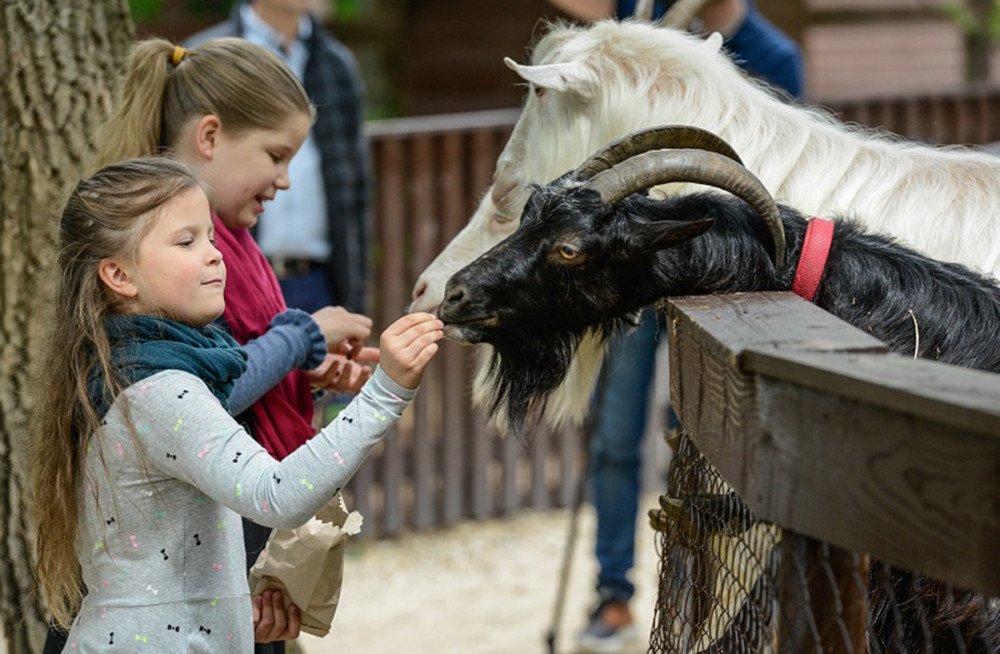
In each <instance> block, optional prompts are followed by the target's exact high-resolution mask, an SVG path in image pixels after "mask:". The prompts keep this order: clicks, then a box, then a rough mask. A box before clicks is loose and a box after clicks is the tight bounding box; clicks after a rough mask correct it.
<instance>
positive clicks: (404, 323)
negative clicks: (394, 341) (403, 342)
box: [382, 312, 437, 337]
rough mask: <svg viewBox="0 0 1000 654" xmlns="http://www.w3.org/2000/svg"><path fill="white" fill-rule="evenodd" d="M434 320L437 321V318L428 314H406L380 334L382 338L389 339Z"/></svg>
mask: <svg viewBox="0 0 1000 654" xmlns="http://www.w3.org/2000/svg"><path fill="white" fill-rule="evenodd" d="M435 320H437V318H435V317H434V316H432V315H431V314H429V313H420V312H418V313H408V314H406V315H405V316H403V317H402V318H399V319H397V320H396V322H394V323H392V324H391V325H389V326H388V327H386V328H385V331H383V332H382V334H383V336H390V337H392V336H398V335H400V334H402V333H403V332H405V331H406V330H408V329H410V328H411V327H413V326H414V325H418V324H420V323H425V322H430V321H435Z"/></svg>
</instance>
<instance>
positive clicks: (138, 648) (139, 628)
mask: <svg viewBox="0 0 1000 654" xmlns="http://www.w3.org/2000/svg"><path fill="white" fill-rule="evenodd" d="M415 393H416V391H415V390H408V389H404V388H402V387H401V386H399V385H398V384H396V383H395V382H393V380H392V379H390V378H389V376H388V375H387V374H385V372H384V371H383V370H382V369H381V368H376V370H375V374H374V375H373V376H372V379H371V380H370V381H369V382H368V383H367V384H366V385H365V386H364V388H363V389H362V390H361V393H359V394H358V396H357V397H356V398H354V400H353V401H352V402H351V403H350V404H349V405H348V406H347V407H346V408H345V409H344V410H343V411H342V412H341V414H340V415H339V416H338V417H337V419H336V420H335V421H334V422H333V423H331V424H330V425H328V426H327V427H326V428H325V429H323V430H322V431H321V432H320V433H319V434H318V435H316V436H315V437H314V438H313V439H312V440H310V441H308V442H306V443H305V444H304V445H302V446H301V447H299V448H298V449H297V450H296V451H295V452H293V453H292V454H290V455H289V456H288V457H287V458H285V459H284V460H282V461H281V462H280V463H279V462H277V461H275V460H274V459H273V458H271V457H270V456H269V455H268V454H267V452H265V450H264V449H263V448H262V447H261V446H260V445H259V444H257V442H256V441H254V440H253V438H251V437H250V436H249V435H248V434H247V433H246V431H245V430H244V429H243V427H242V426H240V425H239V423H237V422H236V421H235V420H233V418H232V417H230V415H229V414H228V413H227V412H226V410H225V409H223V407H222V406H221V405H220V404H219V401H218V400H217V399H216V398H215V397H214V396H213V395H212V393H211V391H210V390H209V389H208V388H207V387H206V386H205V384H204V383H203V382H202V381H201V380H200V379H199V378H198V377H196V376H194V375H191V374H188V373H185V372H180V371H176V370H166V371H163V372H160V373H157V374H155V375H152V376H150V377H147V378H145V379H143V380H140V381H139V382H136V383H135V384H133V385H132V386H130V387H129V388H127V389H126V390H125V391H124V392H123V393H122V396H124V398H125V400H126V401H127V406H128V412H129V415H130V416H131V418H132V422H133V424H134V426H135V430H136V432H137V433H138V443H134V442H133V438H132V437H131V435H130V433H129V429H128V426H127V424H126V422H125V418H124V414H123V411H122V409H123V406H125V404H126V402H123V399H122V397H119V398H118V400H117V401H116V402H115V405H114V406H113V407H112V408H111V410H110V411H108V413H107V415H106V416H105V418H104V420H103V421H102V428H101V431H100V432H98V433H97V434H95V435H94V438H93V439H92V441H91V445H90V448H89V449H88V452H87V455H86V458H85V460H84V470H85V474H84V476H83V478H82V479H81V482H80V487H79V493H78V495H79V496H80V503H81V507H80V523H79V529H78V538H77V551H78V555H79V558H80V562H81V565H82V569H83V580H84V583H85V584H86V586H87V590H88V594H87V597H86V598H85V599H84V601H83V605H82V606H81V609H80V613H79V615H78V616H77V618H76V620H75V621H74V623H73V626H72V629H71V630H70V633H69V639H68V641H67V645H66V648H65V649H64V651H65V652H95V651H117V650H121V651H128V652H213V653H217V652H234V653H235V652H251V651H253V621H252V609H251V604H250V592H249V587H248V585H247V578H246V564H245V561H244V551H243V535H242V527H241V521H240V515H243V516H246V517H248V518H250V519H251V520H253V521H254V522H257V523H260V524H262V525H266V526H271V527H295V526H298V525H301V524H303V523H305V522H306V521H307V520H308V519H309V518H311V517H312V516H313V515H314V514H315V513H316V512H317V511H319V509H320V508H322V507H323V506H324V505H325V504H326V503H327V502H328V501H329V500H330V499H331V498H332V497H333V496H334V495H335V494H336V493H337V491H339V490H340V489H341V488H342V487H343V486H344V484H346V483H347V481H348V480H349V479H350V478H351V476H352V475H353V474H354V472H355V471H356V470H357V468H358V467H359V466H360V465H361V463H362V462H363V461H364V459H365V457H366V456H367V455H368V452H369V451H370V450H371V448H372V447H373V446H374V445H375V444H376V443H378V442H379V441H380V440H381V439H382V438H383V437H384V436H385V434H386V431H387V430H388V429H389V428H390V427H391V426H392V425H393V424H394V423H395V422H396V420H397V419H398V418H399V417H400V414H401V413H402V411H403V409H404V408H405V407H406V406H407V405H408V404H409V403H410V401H412V399H413V396H414V395H415Z"/></svg>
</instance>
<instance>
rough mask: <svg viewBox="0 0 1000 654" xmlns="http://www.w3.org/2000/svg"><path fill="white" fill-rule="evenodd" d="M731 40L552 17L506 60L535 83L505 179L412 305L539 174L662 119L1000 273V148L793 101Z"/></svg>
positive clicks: (781, 194)
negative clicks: (880, 126) (735, 55)
mask: <svg viewBox="0 0 1000 654" xmlns="http://www.w3.org/2000/svg"><path fill="white" fill-rule="evenodd" d="M720 46H721V38H720V37H719V35H713V36H712V37H710V38H709V39H707V40H701V39H698V38H696V37H694V36H691V35H689V34H686V33H684V32H681V31H678V30H674V29H670V28H665V27H657V26H654V25H651V24H648V23H643V22H635V21H622V22H616V21H601V22H598V23H595V24H593V25H591V26H586V27H580V26H571V25H566V24H552V25H549V26H548V30H547V32H546V33H545V35H544V36H543V37H542V38H541V39H540V40H539V41H538V43H537V45H536V46H535V48H534V51H533V53H532V63H531V65H526V66H525V65H519V64H517V63H515V62H513V61H511V60H510V59H507V60H505V61H506V63H507V65H508V66H510V67H511V68H512V69H514V70H515V71H516V72H517V73H518V74H519V75H520V76H521V77H522V78H523V79H524V80H526V81H527V82H529V93H528V95H527V99H526V101H525V105H524V110H523V112H522V114H521V117H520V118H519V120H518V122H517V125H516V126H515V128H514V131H513V134H512V135H511V138H510V141H509V142H508V143H507V146H506V147H505V149H504V151H503V153H502V154H501V155H500V158H499V160H498V162H497V169H496V172H495V173H494V180H493V187H492V189H491V191H490V192H488V193H487V194H486V195H485V196H484V197H483V199H482V201H481V203H480V205H479V207H478V209H477V210H476V212H475V214H474V215H473V216H472V219H471V220H470V222H469V224H468V225H467V226H466V227H465V228H464V229H463V230H462V231H461V232H460V233H459V234H458V235H457V236H456V237H455V239H454V240H453V241H452V242H451V243H450V244H449V245H448V246H447V247H446V248H445V250H444V251H443V252H442V253H441V254H440V255H439V256H438V257H437V258H436V259H435V260H434V261H433V262H432V263H431V264H430V266H428V268H427V269H426V270H425V271H424V272H423V274H421V276H420V278H419V279H418V280H417V284H416V286H415V288H414V292H413V297H414V302H413V305H412V308H413V309H414V310H433V309H434V308H435V307H436V306H437V305H438V304H439V303H440V302H441V300H442V295H443V291H444V285H445V283H446V282H447V280H448V278H449V277H450V276H451V275H452V273H454V272H455V271H457V270H458V269H459V268H461V267H462V266H464V265H465V264H467V263H469V262H471V261H472V260H473V259H474V258H476V257H477V256H479V255H480V254H482V253H483V252H485V251H486V250H487V249H488V248H489V247H491V246H492V245H494V244H496V243H497V242H499V241H500V240H502V239H503V238H505V237H506V236H507V235H509V234H510V233H512V232H513V231H514V229H515V228H516V227H517V225H518V222H519V216H520V213H521V210H522V209H523V207H524V204H525V201H526V200H527V197H528V196H529V195H530V193H531V189H530V186H529V185H530V184H532V183H546V182H548V181H551V180H552V179H555V178H556V177H558V176H559V175H561V174H563V173H565V172H566V171H567V170H570V169H572V168H575V167H576V166H577V165H579V163H580V162H581V161H583V160H584V159H585V158H586V157H587V156H588V155H590V154H592V153H593V152H595V151H596V150H598V149H599V148H600V147H602V146H603V145H605V144H607V143H608V142H610V141H612V140H614V139H616V138H618V137H621V136H623V135H625V134H627V133H629V132H633V131H636V130H639V129H642V128H645V127H650V126H653V125H660V124H686V125H694V126H698V127H702V128H704V129H707V130H710V131H712V132H715V133H716V134H718V135H719V136H721V137H722V138H723V139H725V140H726V141H728V142H729V143H730V144H731V145H732V146H733V148H734V149H735V150H736V152H737V153H739V155H740V157H741V158H742V159H743V162H744V163H745V165H746V167H747V168H748V169H750V170H751V171H752V172H754V173H755V174H756V175H757V176H758V177H759V178H760V180H761V181H762V182H763V183H764V185H765V186H766V187H767V189H768V190H769V191H770V192H771V193H772V194H773V195H774V196H775V198H776V199H777V200H778V201H780V202H783V203H786V204H789V205H791V206H795V207H796V208H798V209H799V210H800V211H802V212H803V213H806V214H823V215H831V214H848V215H851V216H854V217H856V218H857V219H858V220H860V221H861V222H863V223H864V224H866V225H867V226H868V227H869V228H872V229H874V230H877V231H883V232H886V233H889V234H891V235H893V236H895V237H896V238H898V239H900V240H902V241H903V242H905V243H907V244H909V245H911V246H913V247H915V248H916V249H918V250H920V251H922V252H924V253H926V254H928V255H930V256H932V257H934V258H937V259H941V260H944V261H955V262H960V263H963V264H966V265H969V266H971V267H974V268H977V269H979V270H980V271H983V272H987V273H992V274H993V275H994V276H1000V158H997V157H994V156H993V155H990V154H986V153H981V152H976V151H973V150H969V149H965V148H955V147H949V148H941V147H932V146H927V145H922V144H917V143H912V142H906V141H903V140H901V139H899V138H897V137H893V136H891V135H888V134H882V133H877V132H875V131H873V130H868V129H863V128H860V127H857V126H848V125H844V124H843V123H840V122H838V121H837V120H836V119H835V118H833V117H832V116H830V115H829V114H827V113H825V112H822V111H821V110H818V109H810V108H805V107H801V106H797V105H794V104H789V103H788V102H786V101H783V99H782V98H781V95H780V93H779V92H776V91H774V90H772V89H770V88H769V87H767V86H766V85H765V84H763V83H761V82H758V81H756V80H753V79H751V78H749V77H748V76H747V75H746V74H745V73H744V72H743V71H742V70H741V69H740V68H739V67H737V66H736V65H735V64H734V63H733V62H732V61H731V60H730V59H729V58H728V57H727V56H726V55H725V53H724V52H722V51H721V49H720ZM675 190H676V192H683V191H685V190H689V189H685V188H683V187H681V186H678V187H676V189H675V188H674V187H672V188H671V192H674V191H675ZM599 361H600V351H599V349H598V348H597V347H596V345H594V344H593V343H591V344H589V345H588V344H586V343H585V344H584V345H583V347H582V348H581V356H580V357H578V361H577V364H578V368H579V369H577V370H574V371H572V373H571V377H570V379H568V380H567V385H566V386H565V387H564V388H563V389H561V390H560V391H557V392H556V393H555V394H554V395H553V396H552V398H551V399H550V402H549V405H548V411H547V418H548V419H550V420H552V421H553V422H560V421H562V420H564V419H566V418H572V419H577V418H578V417H579V416H580V415H582V412H583V409H584V407H585V406H586V401H587V398H588V397H589V391H590V388H591V384H592V381H593V378H594V376H595V374H596V369H597V366H598V365H599ZM481 371H482V370H481ZM478 386H479V384H478V383H477V387H478Z"/></svg>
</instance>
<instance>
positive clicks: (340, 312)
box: [312, 307, 372, 358]
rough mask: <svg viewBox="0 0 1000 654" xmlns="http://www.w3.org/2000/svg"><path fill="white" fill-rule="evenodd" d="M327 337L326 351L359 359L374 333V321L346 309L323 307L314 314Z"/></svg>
mask: <svg viewBox="0 0 1000 654" xmlns="http://www.w3.org/2000/svg"><path fill="white" fill-rule="evenodd" d="M312 319H313V320H315V321H316V324H317V325H319V328H320V329H321V330H322V331H323V336H324V337H326V349H327V351H328V352H332V353H333V354H347V355H350V356H351V357H352V358H357V356H358V355H359V354H360V353H361V348H363V347H364V345H365V342H366V341H367V340H368V336H369V335H370V334H371V333H372V319H371V318H369V317H368V316H363V315H361V314H360V313H351V312H350V311H348V310H347V309H345V308H344V307H323V308H322V309H320V310H319V311H317V312H316V313H314V314H312Z"/></svg>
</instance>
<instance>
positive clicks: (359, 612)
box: [298, 494, 657, 654]
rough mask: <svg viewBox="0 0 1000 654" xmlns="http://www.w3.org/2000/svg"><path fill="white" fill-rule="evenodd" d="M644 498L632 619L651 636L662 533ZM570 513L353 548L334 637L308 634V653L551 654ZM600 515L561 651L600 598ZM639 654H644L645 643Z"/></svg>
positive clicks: (579, 558) (569, 600)
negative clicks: (596, 582) (596, 551)
mask: <svg viewBox="0 0 1000 654" xmlns="http://www.w3.org/2000/svg"><path fill="white" fill-rule="evenodd" d="M656 505H657V501H656V495H655V494H654V495H648V496H647V497H645V498H644V499H643V502H642V508H641V511H640V514H639V525H638V528H637V533H638V538H637V543H636V567H635V568H634V569H633V572H632V580H633V581H634V582H635V584H636V586H637V594H636V598H635V600H634V602H633V607H632V610H633V614H634V615H635V618H636V621H637V623H638V625H639V630H640V633H641V634H642V636H643V639H644V640H646V639H648V634H649V629H650V625H651V622H652V616H653V605H654V602H655V595H656V585H657V555H656V551H655V550H656V547H655V543H656V538H655V532H653V531H652V529H650V527H649V525H648V522H647V521H646V518H645V516H646V510H647V509H648V508H652V507H655V506H656ZM570 516H571V513H570V511H569V510H568V509H561V510H551V511H523V512H521V513H518V514H516V515H515V516H513V517H510V518H508V519H505V520H492V521H484V522H470V523H463V524H461V525H457V526H455V527H451V528H447V529H441V530H437V531H433V532H428V533H420V534H409V535H404V536H402V537H399V538H396V539H392V540H385V541H378V542H372V543H366V542H360V541H356V542H354V543H351V544H350V546H349V548H348V553H347V560H346V563H345V568H344V576H345V580H344V588H343V591H342V594H341V606H340V608H339V609H338V610H337V615H336V617H335V619H334V622H333V629H332V630H331V632H330V634H329V635H327V636H326V637H325V638H322V639H320V638H315V637H312V636H308V635H303V636H302V637H301V638H300V639H299V643H298V645H299V650H300V651H301V652H303V653H304V654H333V653H334V652H337V653H342V652H364V653H365V654H383V653H384V654H425V653H426V654H430V653H433V654H450V653H452V652H454V653H456V654H458V653H462V654H466V653H470V652H472V653H475V654H493V653H496V654H515V653H516V654H520V653H522V652H524V653H530V652H540V653H544V652H547V651H548V645H547V641H546V635H547V633H548V630H549V628H550V626H551V623H552V620H553V613H554V606H555V599H556V595H557V588H558V584H559V577H560V571H561V566H562V561H563V551H564V548H565V545H566V540H567V535H568V533H569V524H570ZM593 544H594V512H593V509H592V508H591V507H590V505H585V506H584V508H583V509H582V510H581V513H580V522H579V531H578V534H577V539H576V546H575V549H574V555H573V558H572V563H571V568H570V578H569V584H568V586H567V593H566V601H565V604H564V609H563V615H562V620H561V621H560V625H559V631H558V633H557V638H556V650H557V652H560V653H567V652H574V651H575V647H574V637H575V635H576V633H577V632H578V631H579V630H580V629H582V628H583V626H584V625H585V622H586V614H587V610H588V608H589V607H590V605H591V603H592V602H593V601H594V593H593V583H594V579H595V575H596V562H595V560H594V555H593V546H594V545H593ZM628 651H629V653H630V654H631V652H632V651H635V652H645V651H646V646H645V644H641V645H640V646H639V647H637V648H635V649H634V650H628Z"/></svg>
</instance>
